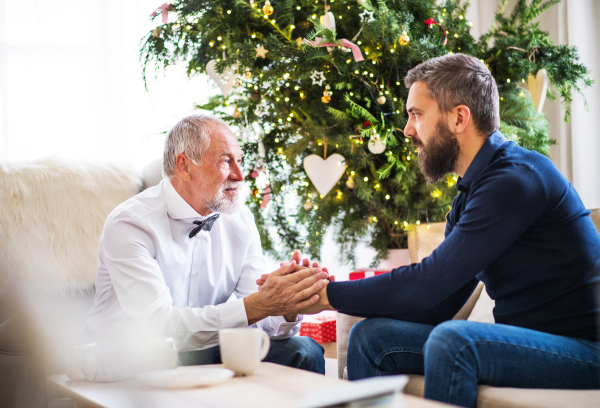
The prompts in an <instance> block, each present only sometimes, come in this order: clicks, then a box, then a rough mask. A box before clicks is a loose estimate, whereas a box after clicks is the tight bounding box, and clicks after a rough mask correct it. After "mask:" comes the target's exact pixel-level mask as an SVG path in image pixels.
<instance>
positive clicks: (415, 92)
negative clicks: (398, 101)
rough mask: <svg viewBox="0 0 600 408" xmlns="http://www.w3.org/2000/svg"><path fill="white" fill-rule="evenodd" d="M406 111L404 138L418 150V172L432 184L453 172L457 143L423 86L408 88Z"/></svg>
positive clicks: (443, 116)
mask: <svg viewBox="0 0 600 408" xmlns="http://www.w3.org/2000/svg"><path fill="white" fill-rule="evenodd" d="M406 110H407V112H408V122H407V123H406V126H405V128H404V135H405V136H407V137H410V138H411V141H412V143H413V145H415V146H416V147H417V151H418V155H419V168H420V169H421V172H422V173H423V175H424V176H425V179H426V180H427V182H428V183H435V182H437V181H438V180H439V179H441V178H442V177H443V176H444V175H446V174H447V173H450V172H453V171H454V169H455V167H456V163H457V161H458V157H459V155H460V146H459V144H458V140H457V139H456V135H455V134H454V133H452V131H451V130H450V129H449V128H448V125H447V123H446V115H444V114H442V113H441V112H440V110H439V106H438V103H437V101H436V100H435V99H432V98H431V97H430V96H429V89H428V87H427V84H425V83H424V82H415V83H414V84H412V86H411V87H410V90H409V92H408V99H407V101H406Z"/></svg>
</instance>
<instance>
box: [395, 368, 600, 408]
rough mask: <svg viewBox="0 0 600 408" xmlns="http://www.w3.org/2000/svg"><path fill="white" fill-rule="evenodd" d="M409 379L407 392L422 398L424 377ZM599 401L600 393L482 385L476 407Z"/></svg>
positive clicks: (535, 407)
mask: <svg viewBox="0 0 600 408" xmlns="http://www.w3.org/2000/svg"><path fill="white" fill-rule="evenodd" d="M409 377H410V380H409V381H408V384H406V387H405V388H404V393H405V394H410V395H416V396H418V397H422V396H423V394H424V393H425V377H423V376H422V375H410V376H409ZM599 401H600V390H549V389H531V388H527V389H525V388H502V387H490V386H488V385H480V386H479V393H478V395H477V408H565V407H577V408H596V407H598V406H599Z"/></svg>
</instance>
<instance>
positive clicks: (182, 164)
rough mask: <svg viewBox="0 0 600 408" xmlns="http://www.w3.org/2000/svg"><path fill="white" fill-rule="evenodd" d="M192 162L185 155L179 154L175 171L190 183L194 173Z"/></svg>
mask: <svg viewBox="0 0 600 408" xmlns="http://www.w3.org/2000/svg"><path fill="white" fill-rule="evenodd" d="M192 165H193V163H192V160H191V159H190V158H189V157H187V156H186V155H185V154H184V153H179V154H178V155H177V158H176V159H175V169H176V173H177V175H178V176H179V177H181V178H182V179H183V180H185V181H190V179H191V172H192Z"/></svg>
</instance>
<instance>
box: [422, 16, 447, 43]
mask: <svg viewBox="0 0 600 408" xmlns="http://www.w3.org/2000/svg"><path fill="white" fill-rule="evenodd" d="M423 22H424V23H425V25H426V26H427V28H428V29H429V28H431V26H432V25H434V24H436V25H439V26H440V28H441V29H442V33H444V43H443V44H442V45H446V43H447V42H448V36H447V35H446V30H444V27H442V26H441V24H440V23H438V22H437V21H435V20H434V19H433V18H428V19H427V20H425V21H423Z"/></svg>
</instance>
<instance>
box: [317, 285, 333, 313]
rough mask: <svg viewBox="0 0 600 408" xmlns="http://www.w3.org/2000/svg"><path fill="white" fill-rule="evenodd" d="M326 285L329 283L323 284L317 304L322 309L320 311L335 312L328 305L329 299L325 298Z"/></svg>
mask: <svg viewBox="0 0 600 408" xmlns="http://www.w3.org/2000/svg"><path fill="white" fill-rule="evenodd" d="M328 285H329V281H327V282H326V283H325V286H323V289H321V290H320V291H319V302H318V303H317V304H318V305H319V306H321V307H322V310H335V309H334V308H333V307H332V306H331V305H330V304H329V297H328V296H327V286H328Z"/></svg>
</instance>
